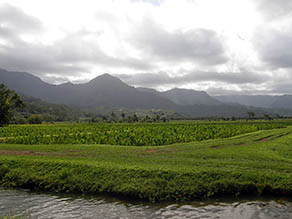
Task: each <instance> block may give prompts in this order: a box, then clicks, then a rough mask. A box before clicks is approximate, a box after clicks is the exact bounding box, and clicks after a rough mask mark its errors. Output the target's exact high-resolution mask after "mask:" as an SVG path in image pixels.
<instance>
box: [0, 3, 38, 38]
mask: <svg viewBox="0 0 292 219" xmlns="http://www.w3.org/2000/svg"><path fill="white" fill-rule="evenodd" d="M0 22H1V28H9V29H12V30H13V31H14V32H25V33H27V32H38V31H41V30H42V29H43V26H42V23H41V22H40V21H39V20H38V19H37V18H35V17H33V16H30V15H27V14H26V13H24V12H23V11H22V10H20V9H19V8H16V7H14V6H11V5H9V4H4V5H3V6H2V7H0Z"/></svg>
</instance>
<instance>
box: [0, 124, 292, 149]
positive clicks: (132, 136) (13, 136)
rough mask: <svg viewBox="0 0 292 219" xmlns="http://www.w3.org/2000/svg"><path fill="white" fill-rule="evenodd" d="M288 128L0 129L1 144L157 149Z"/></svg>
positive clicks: (69, 126) (51, 126)
mask: <svg viewBox="0 0 292 219" xmlns="http://www.w3.org/2000/svg"><path fill="white" fill-rule="evenodd" d="M288 125H292V121H291V120H290V121H289V120H282V121H281V120H278V121H270V122H266V121H237V122H196V121H192V122H170V123H136V124H127V123H120V124H114V123H96V124H82V123H75V124H74V123H73V124H72V123H68V124H42V125H10V126H7V127H0V143H6V144H28V145H34V144H108V145H126V146H146V145H148V146H159V145H169V144H174V143H188V142H195V141H203V140H208V139H220V138H227V137H232V136H236V135H241V134H244V133H250V132H255V131H259V130H267V129H277V128H284V127H287V126H288Z"/></svg>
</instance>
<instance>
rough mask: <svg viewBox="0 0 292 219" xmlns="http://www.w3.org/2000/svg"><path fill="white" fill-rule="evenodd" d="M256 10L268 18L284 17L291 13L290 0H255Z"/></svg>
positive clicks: (291, 3)
mask: <svg viewBox="0 0 292 219" xmlns="http://www.w3.org/2000/svg"><path fill="white" fill-rule="evenodd" d="M255 2H256V5H257V8H258V10H259V11H260V12H261V13H262V14H263V16H264V17H265V18H266V19H268V20H273V19H279V18H285V17H289V16H291V15H292V1H291V0H256V1H255Z"/></svg>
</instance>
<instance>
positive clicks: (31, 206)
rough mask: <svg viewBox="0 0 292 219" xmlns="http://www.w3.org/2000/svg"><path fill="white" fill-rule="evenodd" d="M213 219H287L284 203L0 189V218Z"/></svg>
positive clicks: (290, 211)
mask: <svg viewBox="0 0 292 219" xmlns="http://www.w3.org/2000/svg"><path fill="white" fill-rule="evenodd" d="M6 216H8V217H12V216H20V218H101V219H105V218H124V219H125V218H134V219H139V218H177V219H180V218H216V219H221V218H222V219H223V218H224V219H248V218H252V219H269V218H277V219H279V218H280V219H286V218H287V219H291V218H292V202H290V201H288V200H252V201H251V200H241V201H238V200H236V201H230V200H229V201H226V200H225V201H213V202H188V203H180V204H170V203H164V204H149V203H137V202H133V201H131V202H127V201H121V200H118V199H113V198H105V197H80V196H79V197H78V196H63V195H52V194H40V193H34V192H29V191H25V190H7V189H3V188H1V187H0V218H1V217H6Z"/></svg>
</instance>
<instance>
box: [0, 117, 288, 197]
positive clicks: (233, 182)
mask: <svg viewBox="0 0 292 219" xmlns="http://www.w3.org/2000/svg"><path fill="white" fill-rule="evenodd" d="M291 124H292V123H291V122H290V121H288V120H287V121H272V122H262V121H256V122H245V121H241V122H237V123H231V122H226V123H206V122H202V123H197V122H187V123H183V122H182V123H166V124H132V125H131V124H98V125H93V124H58V125H40V126H8V127H3V128H0V133H1V134H0V135H1V142H2V143H1V144H0V183H1V185H3V186H7V187H23V188H29V189H33V190H42V191H53V192H68V193H84V194H101V193H106V194H112V195H116V196H125V197H131V198H139V199H144V200H149V201H166V200H178V201H181V200H194V199H200V198H207V197H214V196H215V197H216V196H222V195H232V196H235V197H237V196H241V195H282V196H289V197H290V196H291V195H292V171H291V170H292V126H290V125H291ZM174 130H176V131H174ZM75 132H78V133H75ZM129 133H131V134H133V135H130V134H129ZM162 133H164V134H162ZM62 135H66V136H67V138H62V137H61V136H62ZM107 135H109V136H111V137H112V138H113V140H112V141H110V137H107ZM197 135H199V136H200V137H199V138H198V137H196V136H197ZM57 136H58V138H59V139H62V140H63V141H61V140H60V141H45V139H51V138H52V139H54V138H55V137H57ZM78 136H79V139H78V138H77V137H78ZM88 136H90V137H92V136H94V138H89V137H88ZM128 136H133V138H139V139H140V138H141V139H142V141H141V144H140V145H145V144H146V145H147V144H149V145H151V144H152V145H160V146H149V145H148V146H140V147H135V146H126V145H133V144H134V142H139V140H137V139H136V140H134V141H130V142H131V143H124V146H120V145H116V144H118V142H127V140H125V139H124V140H123V138H128ZM161 136H163V138H167V137H169V138H171V139H172V140H171V141H169V140H167V139H165V140H163V141H158V142H156V141H155V140H153V139H155V138H156V137H157V138H158V139H160V138H161ZM177 136H183V137H178V138H175V137H177ZM101 137H103V138H104V139H107V140H105V141H104V142H103V143H104V145H100V144H87V142H88V139H100V138H101ZM121 138H122V139H121ZM148 138H150V140H147V139H148ZM163 138H162V139H163ZM20 139H30V140H29V141H28V140H27V142H26V141H25V140H22V141H21V140H20ZM82 139H83V140H82ZM118 139H119V140H118ZM177 139H179V140H180V141H181V142H189V143H180V142H177V143H175V142H176V141H177ZM198 140H199V141H198ZM91 141H92V140H90V141H89V142H90V143H99V142H100V141H97V142H91ZM6 142H7V143H6ZM149 142H150V143H149ZM153 142H155V143H153ZM8 143H9V144H8ZM24 143H25V144H24ZM170 143H174V144H170ZM110 144H113V145H110ZM165 144H167V145H165Z"/></svg>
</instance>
